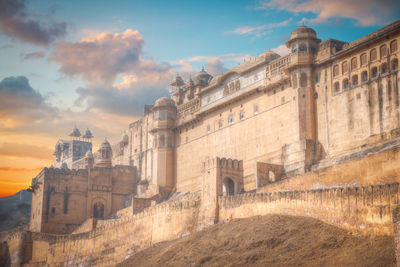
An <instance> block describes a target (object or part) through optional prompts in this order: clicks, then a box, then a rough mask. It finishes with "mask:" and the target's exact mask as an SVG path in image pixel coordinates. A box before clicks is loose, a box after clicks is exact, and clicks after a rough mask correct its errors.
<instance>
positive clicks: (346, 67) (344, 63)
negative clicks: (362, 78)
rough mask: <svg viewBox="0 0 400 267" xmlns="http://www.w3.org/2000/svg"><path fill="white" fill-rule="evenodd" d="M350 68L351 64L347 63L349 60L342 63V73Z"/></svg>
mask: <svg viewBox="0 0 400 267" xmlns="http://www.w3.org/2000/svg"><path fill="white" fill-rule="evenodd" d="M348 70H349V65H348V64H347V61H345V62H343V64H342V74H345V73H347V71H348Z"/></svg>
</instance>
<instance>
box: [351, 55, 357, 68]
mask: <svg viewBox="0 0 400 267" xmlns="http://www.w3.org/2000/svg"><path fill="white" fill-rule="evenodd" d="M355 69H357V58H356V57H353V58H352V59H351V70H352V71H353V70H355Z"/></svg>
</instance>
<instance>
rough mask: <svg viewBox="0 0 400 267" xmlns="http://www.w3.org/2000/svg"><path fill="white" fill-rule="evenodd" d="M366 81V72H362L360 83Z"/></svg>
mask: <svg viewBox="0 0 400 267" xmlns="http://www.w3.org/2000/svg"><path fill="white" fill-rule="evenodd" d="M367 80H368V72H367V71H363V72H362V73H361V81H362V82H366V81H367Z"/></svg>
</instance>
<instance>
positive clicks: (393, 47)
mask: <svg viewBox="0 0 400 267" xmlns="http://www.w3.org/2000/svg"><path fill="white" fill-rule="evenodd" d="M396 51H397V41H396V40H394V41H392V42H391V43H390V53H394V52H396Z"/></svg>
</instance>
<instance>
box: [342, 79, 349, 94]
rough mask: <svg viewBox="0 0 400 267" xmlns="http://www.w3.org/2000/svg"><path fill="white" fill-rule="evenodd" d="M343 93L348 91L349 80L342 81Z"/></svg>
mask: <svg viewBox="0 0 400 267" xmlns="http://www.w3.org/2000/svg"><path fill="white" fill-rule="evenodd" d="M342 87H343V91H346V90H349V88H350V84H349V79H344V80H343V82H342Z"/></svg>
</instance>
